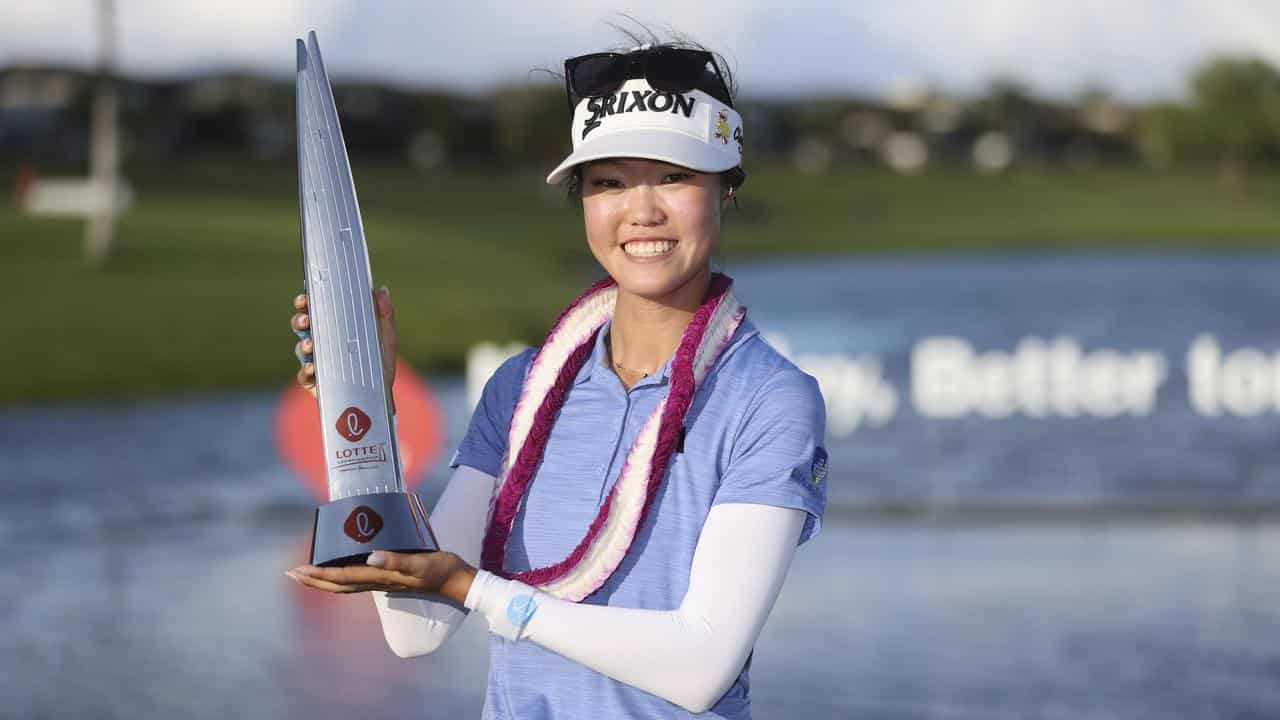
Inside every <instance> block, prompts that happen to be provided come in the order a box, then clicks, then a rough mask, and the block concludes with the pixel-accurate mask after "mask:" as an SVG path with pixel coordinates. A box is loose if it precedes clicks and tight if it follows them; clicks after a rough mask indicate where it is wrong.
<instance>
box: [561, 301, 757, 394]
mask: <svg viewBox="0 0 1280 720" xmlns="http://www.w3.org/2000/svg"><path fill="white" fill-rule="evenodd" d="M611 325H613V318H609V319H607V320H605V321H604V325H601V326H600V331H599V332H597V333H596V341H595V345H594V346H593V347H592V349H591V357H589V358H587V361H586V362H585V363H583V364H582V369H581V370H579V371H578V376H577V377H576V378H574V381H573V384H574V385H581V384H582V383H584V382H586V381H588V380H590V379H591V376H592V374H593V373H594V372H595V369H596V368H597V367H598V368H601V372H612V370H611V369H610V368H609V351H608V348H606V347H605V345H604V339H605V337H606V336H607V335H608V334H609V327H610V326H611ZM756 332H757V331H756V327H755V324H754V323H752V322H751V318H749V317H747V318H743V319H742V323H741V324H740V325H739V326H738V329H737V330H736V331H735V332H734V334H733V338H732V339H731V340H730V341H729V347H726V348H725V349H724V352H728V351H729V350H730V349H731V348H733V346H735V345H737V344H738V343H740V342H742V341H743V340H745V339H747V338H749V337H751V336H752V335H754V334H756ZM724 352H722V353H721V355H723V354H724ZM671 360H672V358H667V361H666V362H664V363H662V367H660V368H658V369H657V370H655V371H654V372H653V373H652V374H651V375H649V376H648V377H646V378H643V379H641V380H640V381H639V382H637V383H636V384H635V385H633V386H632V387H637V386H642V385H654V384H659V383H665V382H667V381H668V380H669V379H670V377H671Z"/></svg>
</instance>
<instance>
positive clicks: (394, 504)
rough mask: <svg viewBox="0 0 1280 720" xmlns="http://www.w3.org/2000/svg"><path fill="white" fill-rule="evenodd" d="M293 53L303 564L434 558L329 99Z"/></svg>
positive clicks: (320, 65)
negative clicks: (404, 448)
mask: <svg viewBox="0 0 1280 720" xmlns="http://www.w3.org/2000/svg"><path fill="white" fill-rule="evenodd" d="M297 45H298V85H297V102H298V203H299V205H300V206H301V210H302V265H303V278H304V280H303V282H304V286H305V288H306V292H307V299H308V303H309V312H310V316H311V341H312V343H313V344H314V347H315V351H314V355H315V360H314V362H315V368H316V391H317V395H318V398H319V403H320V418H321V422H320V425H321V433H322V438H323V445H324V455H325V470H326V476H327V479H328V485H329V502H328V503H326V504H325V505H321V506H320V507H319V508H317V509H316V517H315V529H314V531H313V535H312V540H311V563H312V564H313V565H347V564H354V563H363V562H364V561H365V558H367V557H368V555H369V553H370V552H372V551H374V550H391V551H396V552H430V551H433V550H438V549H439V546H438V545H437V544H436V541H435V537H434V535H433V534H432V532H431V527H430V526H429V525H428V524H427V513H426V511H425V510H424V509H423V506H422V502H421V501H420V500H419V499H418V496H417V495H415V494H413V493H410V492H406V491H405V483H404V470H403V467H402V466H401V463H400V452H399V448H398V446H397V444H396V433H395V427H394V426H393V424H392V421H391V407H392V403H391V390H390V388H388V387H386V384H385V381H384V376H383V367H382V353H381V349H380V344H379V342H378V325H377V318H376V317H375V316H374V308H373V275H372V273H371V271H370V269H369V252H368V248H367V246H366V245H365V240H364V226H363V224H362V223H361V221H360V206H359V203H358V202H357V201H356V189H355V184H354V183H353V181H352V179H351V168H350V166H349V165H348V161H347V147H346V143H344V142H343V139H342V128H341V127H340V126H339V124H338V111H337V107H336V106H335V105H334V102H333V90H332V89H331V88H330V86H329V77H328V75H327V74H326V73H325V70H324V62H323V61H322V60H321V59H320V46H319V44H318V43H317V42H316V34H315V33H314V32H312V33H309V34H308V35H307V41H306V42H305V43H304V42H303V41H302V40H298V42H297Z"/></svg>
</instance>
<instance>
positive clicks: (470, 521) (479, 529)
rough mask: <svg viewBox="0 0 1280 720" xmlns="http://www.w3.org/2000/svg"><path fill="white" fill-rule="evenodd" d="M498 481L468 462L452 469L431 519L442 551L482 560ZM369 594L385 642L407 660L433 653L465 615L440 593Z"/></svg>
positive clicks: (475, 562)
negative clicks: (482, 547) (490, 507)
mask: <svg viewBox="0 0 1280 720" xmlns="http://www.w3.org/2000/svg"><path fill="white" fill-rule="evenodd" d="M495 481H496V478H494V477H493V476H491V475H486V474H485V473H483V472H480V471H479V470H477V469H475V468H473V467H469V466H463V467H459V468H457V469H456V470H454V471H453V475H452V476H451V477H450V478H449V484H448V485H446V486H445V489H444V493H443V494H441V495H440V499H439V500H437V501H436V505H435V508H433V509H432V511H431V517H430V520H429V522H430V523H431V530H432V532H433V533H434V535H435V537H436V540H437V541H438V542H439V543H440V549H441V550H446V551H449V552H452V553H455V554H457V555H458V556H459V557H461V558H462V559H463V561H464V562H467V563H468V564H471V565H477V566H478V565H479V564H480V546H481V544H482V542H483V540H484V525H485V521H486V520H487V519H488V513H489V497H490V496H491V495H492V494H493V486H494V484H495ZM371 595H373V603H374V606H375V607H376V608H377V609H378V619H379V620H380V621H381V622H382V634H383V637H384V638H386V641H387V645H389V646H390V647H391V651H392V652H394V653H395V654H396V655H399V656H400V657H404V658H407V657H416V656H418V655H426V654H428V653H431V652H434V651H435V650H436V649H437V648H439V647H440V646H441V645H444V643H445V641H447V640H448V639H449V637H450V636H451V635H453V632H454V630H456V629H457V628H458V626H459V625H461V624H462V621H463V620H465V619H466V617H467V612H468V611H467V609H466V608H465V607H462V606H459V605H458V604H457V603H454V602H453V601H451V600H448V599H446V598H443V597H440V596H438V595H433V596H430V597H424V596H422V595H420V594H417V593H388V592H382V591H376V590H375V591H373V592H372V593H371Z"/></svg>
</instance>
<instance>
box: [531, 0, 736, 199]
mask: <svg viewBox="0 0 1280 720" xmlns="http://www.w3.org/2000/svg"><path fill="white" fill-rule="evenodd" d="M619 14H620V15H622V16H623V17H625V18H627V19H628V20H630V21H631V22H633V23H635V24H636V26H637V27H638V28H639V31H638V32H632V31H631V30H629V29H627V28H625V27H622V26H620V25H615V24H614V23H611V22H610V23H608V24H609V25H610V26H611V27H613V28H614V29H615V30H617V31H618V32H620V33H622V34H623V35H626V36H627V37H628V38H629V39H630V40H631V44H630V45H616V46H614V47H611V48H605V50H606V51H608V52H623V53H625V52H629V51H630V50H631V48H632V47H635V46H637V45H644V44H646V43H647V44H649V45H650V46H652V47H669V48H682V49H686V50H704V51H706V52H709V53H711V56H712V57H713V58H715V63H716V67H717V68H718V69H719V70H720V74H721V76H722V77H723V78H724V84H725V87H726V88H727V89H728V90H729V101H730V102H729V105H730V107H733V106H736V105H737V98H738V84H737V80H736V79H735V78H734V74H733V70H732V69H731V68H730V67H729V62H728V61H727V60H726V59H725V57H724V56H723V55H721V54H720V53H718V52H716V51H714V50H712V49H710V48H708V47H706V46H705V45H703V44H702V43H699V42H697V41H696V40H694V39H692V38H690V37H689V36H687V35H685V34H684V33H681V32H679V31H677V30H675V29H673V28H671V27H669V26H668V27H667V28H665V30H666V34H667V36H668V37H669V38H670V39H668V40H663V39H662V38H660V37H658V34H657V33H655V32H654V31H653V30H651V29H650V28H648V27H647V26H645V25H644V23H641V22H640V21H639V20H636V19H635V18H633V17H631V16H630V15H627V14H626V13H619ZM606 22H607V21H606ZM646 35H647V36H648V37H645V36H646ZM547 72H548V73H550V74H551V75H553V76H555V77H556V78H558V79H559V80H560V81H562V82H563V81H564V75H563V74H561V73H558V72H555V71H551V70H548V71H547ZM746 180H747V174H746V172H745V171H743V169H742V166H741V165H739V166H738V167H735V168H730V169H728V170H725V171H724V172H722V173H720V182H721V183H722V184H723V186H724V187H729V188H733V189H735V190H736V189H737V188H739V187H742V183H744V182H746ZM562 184H563V185H564V188H565V190H566V192H567V194H568V197H569V200H570V201H573V202H577V201H580V200H582V165H581V164H578V165H575V166H574V168H573V172H571V173H570V174H569V176H568V177H567V178H566V179H565V180H564V181H563V183H562ZM733 202H734V205H735V206H736V205H737V202H738V199H737V197H736V195H735V197H734V200H733Z"/></svg>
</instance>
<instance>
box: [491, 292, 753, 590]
mask: <svg viewBox="0 0 1280 720" xmlns="http://www.w3.org/2000/svg"><path fill="white" fill-rule="evenodd" d="M732 285H733V279H732V278H730V277H729V276H727V275H724V274H723V273H712V276H711V286H710V288H709V289H708V291H707V296H706V298H705V299H704V300H703V301H702V304H701V305H700V306H699V307H698V309H697V310H696V311H695V312H694V314H693V317H692V318H691V319H690V321H689V324H688V326H687V327H686V328H685V330H684V334H683V335H682V336H681V338H680V344H679V346H678V347H677V348H676V352H675V356H674V358H673V359H672V362H671V373H670V375H671V383H670V385H669V386H668V390H667V396H666V397H665V398H663V400H662V401H661V402H659V403H658V406H657V408H655V409H654V411H653V414H651V415H650V416H649V418H648V420H646V421H645V424H644V426H643V427H642V428H641V429H640V433H639V435H637V436H636V439H635V442H634V443H632V445H631V449H630V450H629V451H628V453H627V459H626V462H624V463H623V465H622V470H621V471H620V472H619V475H618V479H617V480H616V481H615V482H614V485H613V488H612V489H611V490H610V491H609V495H608V496H607V497H606V498H605V501H604V503H603V504H602V505H601V506H600V509H599V511H598V512H597V514H596V517H595V520H594V521H593V522H592V523H591V526H590V527H589V528H588V529H587V532H586V535H584V536H583V538H582V540H581V541H579V542H578V544H577V546H576V547H575V548H574V549H573V551H572V552H570V553H569V555H568V556H567V557H565V558H564V559H563V560H561V561H559V562H557V563H554V564H552V565H548V566H546V567H540V568H534V569H531V570H526V571H522V572H507V571H506V570H505V569H504V568H503V564H504V562H505V560H506V555H507V541H508V538H509V537H510V535H511V528H512V526H513V524H514V522H515V516H516V512H517V511H518V510H519V508H520V504H521V502H522V500H523V499H524V496H525V493H526V492H527V491H528V489H529V485H530V484H531V483H532V481H533V475H534V469H535V468H536V467H537V465H538V462H539V460H540V459H541V458H542V452H543V450H544V449H545V448H546V444H547V438H548V437H549V436H550V434H551V427H552V425H554V423H555V419H556V417H557V416H558V414H559V411H560V407H561V406H562V405H563V404H564V401H565V397H566V396H567V394H568V390H569V387H570V386H571V384H572V382H573V380H574V378H576V377H577V374H578V371H579V370H580V369H581V368H582V365H583V363H585V362H586V359H587V358H588V357H589V356H590V354H591V350H592V348H593V346H594V344H595V337H596V334H597V333H598V332H599V331H600V329H601V328H602V327H603V326H604V323H605V321H606V320H608V319H609V318H611V317H612V316H613V309H614V305H615V303H616V301H617V296H618V289H617V284H616V283H615V282H614V280H613V278H605V279H603V280H601V281H599V282H597V283H595V284H594V285H592V286H591V287H590V288H588V289H587V291H586V292H584V293H583V294H582V295H580V296H579V297H578V298H577V299H576V300H574V301H573V303H571V304H570V305H569V307H568V308H566V309H565V310H564V312H563V313H561V315H560V317H559V319H557V320H556V322H555V325H554V326H552V328H551V331H550V332H549V333H548V334H547V338H546V341H545V342H544V343H543V344H542V347H541V348H539V350H538V352H537V353H536V354H535V355H534V357H533V362H532V363H531V364H530V366H529V371H528V373H527V375H526V376H525V383H524V388H523V390H522V391H521V393H520V399H519V400H518V401H517V403H516V407H515V411H514V412H513V413H512V417H511V426H510V429H509V431H508V437H507V452H506V453H505V454H504V455H503V458H502V465H501V470H500V471H499V474H498V483H497V486H496V488H495V489H494V493H493V495H492V496H491V497H490V499H489V516H488V524H487V527H486V530H485V536H484V545H483V548H482V550H481V556H480V565H481V567H482V568H483V569H484V570H487V571H489V572H492V573H495V574H497V575H499V576H501V577H505V578H510V579H515V580H519V581H521V582H524V583H527V584H529V585H533V586H535V587H537V588H538V589H540V590H542V591H544V592H547V593H549V594H551V595H554V596H556V597H559V598H562V599H565V600H570V601H573V602H577V601H579V600H581V599H582V598H584V597H586V596H587V595H590V594H591V593H593V592H595V591H596V590H597V589H598V588H599V587H600V586H602V585H604V583H605V581H606V580H608V579H609V576H610V575H612V574H613V572H614V570H616V569H617V568H618V565H619V564H621V562H622V558H623V556H625V555H626V553H627V550H628V549H629V548H630V547H631V542H632V540H634V539H635V535H636V532H637V531H638V529H639V528H640V527H641V526H642V524H643V523H644V519H645V515H646V514H647V513H648V510H649V506H650V505H651V504H652V503H653V500H654V498H655V497H656V494H657V490H658V487H659V486H660V484H661V482H662V477H663V475H664V474H665V472H666V469H667V462H668V460H670V458H671V455H672V452H673V451H674V450H675V445H676V442H677V440H678V436H679V433H680V429H681V427H682V426H683V424H684V418H685V415H686V413H688V411H689V406H690V405H691V404H692V402H693V396H694V394H695V393H696V392H697V389H698V387H699V386H700V385H701V384H702V380H703V378H705V377H706V375H707V372H708V371H709V370H710V368H711V365H712V364H713V363H714V362H715V361H716V358H718V357H719V356H720V353H721V351H723V350H724V348H725V347H726V346H728V344H729V339H730V338H732V337H733V333H734V331H736V330H737V328H738V325H739V324H741V322H742V319H743V318H744V317H745V316H746V314H747V308H746V307H745V306H743V305H741V304H739V303H738V302H737V300H735V299H734V297H733V292H732V291H731V286H732ZM512 448H517V449H518V451H517V452H515V454H514V456H513V455H512ZM513 457H514V462H513V461H512V459H513Z"/></svg>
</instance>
